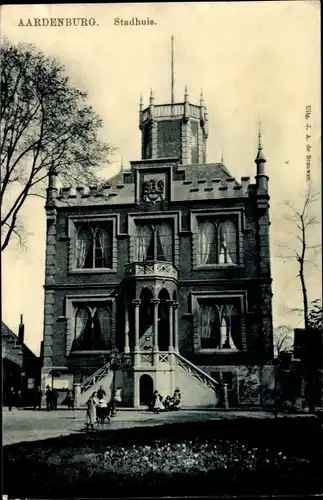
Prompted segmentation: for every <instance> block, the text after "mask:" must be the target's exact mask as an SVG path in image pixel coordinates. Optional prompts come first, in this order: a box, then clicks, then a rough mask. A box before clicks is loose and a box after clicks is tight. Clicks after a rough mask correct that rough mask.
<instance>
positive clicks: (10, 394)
mask: <svg viewBox="0 0 323 500" xmlns="http://www.w3.org/2000/svg"><path fill="white" fill-rule="evenodd" d="M6 399H7V405H8V408H9V411H12V408H13V407H15V408H19V407H20V406H21V405H22V393H21V391H20V390H19V389H15V388H14V387H9V390H8V391H7V395H6Z"/></svg>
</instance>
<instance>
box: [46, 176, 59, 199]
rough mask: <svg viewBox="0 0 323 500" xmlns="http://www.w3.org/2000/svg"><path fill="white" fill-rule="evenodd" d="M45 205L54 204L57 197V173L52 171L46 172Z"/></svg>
mask: <svg viewBox="0 0 323 500" xmlns="http://www.w3.org/2000/svg"><path fill="white" fill-rule="evenodd" d="M46 191H47V205H55V200H56V198H57V192H58V189H57V173H56V172H55V171H52V172H50V173H49V174H48V188H47V190H46Z"/></svg>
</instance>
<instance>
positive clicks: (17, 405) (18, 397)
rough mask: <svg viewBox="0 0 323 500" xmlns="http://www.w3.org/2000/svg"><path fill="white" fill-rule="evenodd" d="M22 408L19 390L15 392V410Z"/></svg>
mask: <svg viewBox="0 0 323 500" xmlns="http://www.w3.org/2000/svg"><path fill="white" fill-rule="evenodd" d="M21 406H22V392H21V390H20V389H18V390H17V391H16V408H20V407H21Z"/></svg>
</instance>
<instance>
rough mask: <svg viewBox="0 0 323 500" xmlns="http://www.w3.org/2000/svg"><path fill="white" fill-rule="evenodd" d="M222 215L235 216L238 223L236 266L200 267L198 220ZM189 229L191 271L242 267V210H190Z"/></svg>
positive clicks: (243, 222)
mask: <svg viewBox="0 0 323 500" xmlns="http://www.w3.org/2000/svg"><path fill="white" fill-rule="evenodd" d="M223 215H228V216H235V217H236V218H237V222H238V227H237V230H238V234H237V244H238V254H237V256H238V259H237V264H207V265H201V264H199V259H198V255H199V236H198V219H199V218H200V217H209V216H211V217H214V218H216V217H220V216H223ZM190 229H191V234H192V267H193V270H202V269H203V270H204V269H205V270H207V269H210V270H213V269H219V268H222V269H228V268H230V269H237V268H239V267H244V241H243V239H244V231H245V230H246V222H245V211H244V208H241V209H239V208H232V209H230V208H228V209H225V210H223V209H221V208H215V209H212V210H203V209H202V210H201V209H196V210H191V212H190Z"/></svg>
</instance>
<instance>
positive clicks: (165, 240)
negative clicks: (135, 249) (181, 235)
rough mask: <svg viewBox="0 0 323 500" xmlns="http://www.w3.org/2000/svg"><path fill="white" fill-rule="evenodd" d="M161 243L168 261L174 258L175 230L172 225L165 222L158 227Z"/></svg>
mask: <svg viewBox="0 0 323 500" xmlns="http://www.w3.org/2000/svg"><path fill="white" fill-rule="evenodd" d="M157 233H158V236H159V241H160V245H161V248H162V252H163V257H164V260H165V261H166V262H171V261H172V260H173V232H172V229H171V227H170V226H169V225H168V224H166V223H165V222H163V223H162V224H161V225H160V226H159V227H158V228H157Z"/></svg>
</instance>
